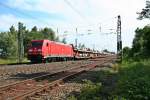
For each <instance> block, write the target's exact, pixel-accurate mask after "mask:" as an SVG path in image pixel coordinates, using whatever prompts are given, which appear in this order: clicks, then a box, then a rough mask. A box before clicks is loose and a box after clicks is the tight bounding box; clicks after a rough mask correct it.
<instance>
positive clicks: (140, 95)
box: [114, 60, 150, 100]
mask: <svg viewBox="0 0 150 100" xmlns="http://www.w3.org/2000/svg"><path fill="white" fill-rule="evenodd" d="M114 95H116V96H117V97H121V98H125V99H127V100H149V99H150V60H145V61H140V62H132V63H128V62H123V64H122V66H121V68H120V70H119V73H118V83H117V87H116V90H115V92H114Z"/></svg>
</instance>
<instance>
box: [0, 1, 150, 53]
mask: <svg viewBox="0 0 150 100" xmlns="http://www.w3.org/2000/svg"><path fill="white" fill-rule="evenodd" d="M145 3H146V0H0V32H4V31H8V30H9V28H10V26H11V25H14V26H15V27H16V28H17V23H18V22H22V23H24V25H25V26H26V27H27V28H28V29H31V28H32V27H33V26H37V27H38V28H44V27H50V28H52V29H53V30H54V31H55V32H56V33H57V35H58V36H60V39H62V38H64V37H65V38H66V40H67V43H75V39H77V40H78V43H82V44H85V45H86V46H87V47H90V48H94V49H97V50H103V49H108V50H110V51H116V34H115V33H116V28H117V16H118V15H121V21H122V41H123V47H125V46H129V47H131V46H132V41H133V38H134V35H135V32H134V31H135V29H136V28H137V27H141V28H142V27H144V26H145V25H147V24H148V23H149V20H146V19H145V20H142V21H139V20H137V17H138V15H137V14H136V12H138V11H141V9H142V8H144V7H145ZM76 28H77V31H76ZM57 29H58V32H57ZM64 34H67V35H64Z"/></svg>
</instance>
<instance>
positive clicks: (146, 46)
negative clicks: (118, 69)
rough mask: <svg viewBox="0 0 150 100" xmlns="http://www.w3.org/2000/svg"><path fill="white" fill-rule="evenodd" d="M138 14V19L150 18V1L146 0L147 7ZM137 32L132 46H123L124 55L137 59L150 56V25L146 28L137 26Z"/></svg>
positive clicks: (126, 57)
mask: <svg viewBox="0 0 150 100" xmlns="http://www.w3.org/2000/svg"><path fill="white" fill-rule="evenodd" d="M137 14H138V18H137V19H138V20H143V19H145V18H147V19H150V1H146V6H145V8H143V9H142V11H141V12H138V13H137ZM135 33H136V34H135V37H134V39H133V43H132V48H129V47H125V48H123V57H124V58H125V59H128V58H133V59H136V60H139V59H148V58H150V25H149V24H148V25H146V26H145V27H144V28H137V29H136V30H135Z"/></svg>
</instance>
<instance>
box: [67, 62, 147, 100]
mask: <svg viewBox="0 0 150 100" xmlns="http://www.w3.org/2000/svg"><path fill="white" fill-rule="evenodd" d="M119 66H120V67H119V68H117V69H118V71H115V72H116V73H112V72H111V71H107V72H106V71H99V72H97V73H95V76H93V77H96V79H97V80H96V81H95V82H94V83H90V82H89V83H88V85H85V87H84V88H83V89H82V90H81V93H80V95H79V96H76V97H75V96H70V97H69V98H70V99H69V100H103V99H106V100H150V60H143V61H139V62H135V61H132V62H130V61H123V63H122V64H120V65H119ZM113 70H116V68H113ZM110 72H111V73H110ZM114 79H116V81H113V80H114ZM104 80H105V81H104ZM97 83H102V84H101V85H97ZM104 83H107V84H106V85H105V84H104ZM108 83H114V84H108Z"/></svg>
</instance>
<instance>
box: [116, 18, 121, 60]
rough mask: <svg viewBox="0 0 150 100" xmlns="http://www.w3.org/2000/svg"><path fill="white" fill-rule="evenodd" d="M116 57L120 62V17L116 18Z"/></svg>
mask: <svg viewBox="0 0 150 100" xmlns="http://www.w3.org/2000/svg"><path fill="white" fill-rule="evenodd" d="M117 56H118V59H120V61H122V40H121V17H120V15H119V16H118V21H117Z"/></svg>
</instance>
